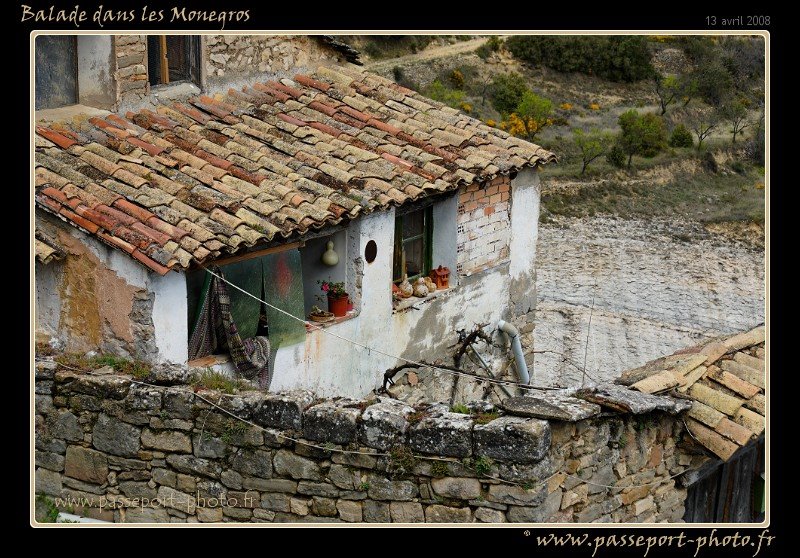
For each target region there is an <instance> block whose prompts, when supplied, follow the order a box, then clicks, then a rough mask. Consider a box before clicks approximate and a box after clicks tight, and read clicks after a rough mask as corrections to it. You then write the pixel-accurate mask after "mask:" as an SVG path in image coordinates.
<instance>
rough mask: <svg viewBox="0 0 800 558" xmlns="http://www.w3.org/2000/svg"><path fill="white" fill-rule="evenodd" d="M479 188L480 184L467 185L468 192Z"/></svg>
mask: <svg viewBox="0 0 800 558" xmlns="http://www.w3.org/2000/svg"><path fill="white" fill-rule="evenodd" d="M478 188H479V186H478V184H470V185H469V186H467V192H475V191H477V190H478Z"/></svg>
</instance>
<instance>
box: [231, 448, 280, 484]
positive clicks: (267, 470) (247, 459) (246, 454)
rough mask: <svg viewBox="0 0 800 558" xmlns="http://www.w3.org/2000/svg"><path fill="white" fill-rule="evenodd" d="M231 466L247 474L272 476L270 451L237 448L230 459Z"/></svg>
mask: <svg viewBox="0 0 800 558" xmlns="http://www.w3.org/2000/svg"><path fill="white" fill-rule="evenodd" d="M231 467H232V468H233V469H235V470H236V471H239V472H240V473H242V474H244V475H247V476H251V477H261V478H269V477H271V476H272V453H270V452H268V451H264V450H239V453H237V454H236V455H234V456H233V459H232V460H231Z"/></svg>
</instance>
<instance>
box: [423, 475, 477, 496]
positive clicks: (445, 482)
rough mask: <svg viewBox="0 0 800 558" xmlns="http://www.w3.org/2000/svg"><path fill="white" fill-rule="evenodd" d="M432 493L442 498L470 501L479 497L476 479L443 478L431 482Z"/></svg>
mask: <svg viewBox="0 0 800 558" xmlns="http://www.w3.org/2000/svg"><path fill="white" fill-rule="evenodd" d="M431 486H432V487H433V491H434V492H435V493H436V494H438V495H439V496H442V497H444V498H455V499H458V500H471V499H473V498H477V497H478V496H480V495H481V483H480V481H478V479H470V478H456V477H445V478H442V479H433V480H432V481H431Z"/></svg>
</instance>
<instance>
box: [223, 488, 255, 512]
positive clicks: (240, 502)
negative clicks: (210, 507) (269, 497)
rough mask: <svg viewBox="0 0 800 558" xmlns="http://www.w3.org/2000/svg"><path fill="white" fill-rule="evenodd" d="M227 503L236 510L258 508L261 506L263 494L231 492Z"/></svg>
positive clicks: (249, 491)
mask: <svg viewBox="0 0 800 558" xmlns="http://www.w3.org/2000/svg"><path fill="white" fill-rule="evenodd" d="M225 503H226V504H227V506H232V507H235V508H257V507H259V506H260V505H261V494H259V493H258V492H256V491H255V490H245V491H234V490H229V491H228V494H227V496H226V502H225Z"/></svg>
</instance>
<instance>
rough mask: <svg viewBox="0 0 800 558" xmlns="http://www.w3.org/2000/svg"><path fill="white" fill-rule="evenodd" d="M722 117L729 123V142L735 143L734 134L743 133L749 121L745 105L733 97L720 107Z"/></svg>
mask: <svg viewBox="0 0 800 558" xmlns="http://www.w3.org/2000/svg"><path fill="white" fill-rule="evenodd" d="M720 113H721V114H722V118H723V119H724V120H725V122H727V123H729V124H730V125H731V130H730V132H731V134H732V135H733V139H732V140H731V143H736V136H737V135H739V134H741V133H743V131H744V129H745V128H747V126H748V125H749V122H748V120H747V106H746V105H745V104H744V103H743V102H742V101H741V100H739V99H733V100H730V101H728V102H727V103H725V104H724V105H722V108H721V109H720Z"/></svg>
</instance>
